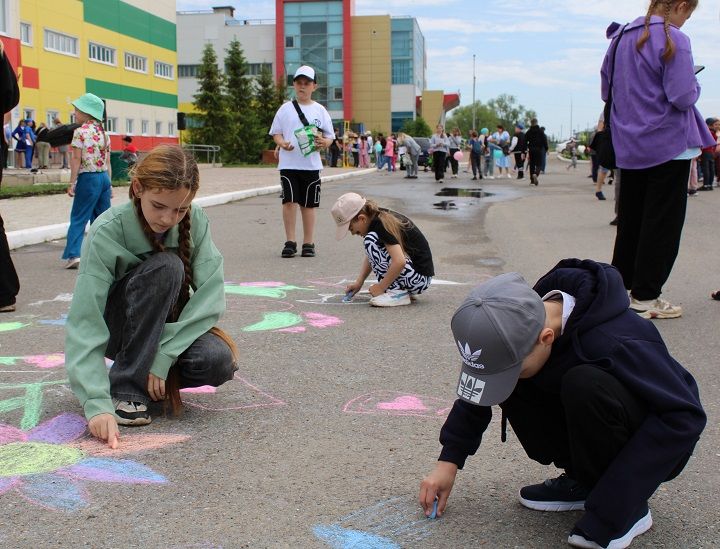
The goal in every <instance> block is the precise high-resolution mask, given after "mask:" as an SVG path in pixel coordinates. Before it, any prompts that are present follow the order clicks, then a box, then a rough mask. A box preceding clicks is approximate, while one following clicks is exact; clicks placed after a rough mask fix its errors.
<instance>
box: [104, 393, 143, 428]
mask: <svg viewBox="0 0 720 549" xmlns="http://www.w3.org/2000/svg"><path fill="white" fill-rule="evenodd" d="M113 406H115V415H116V416H117V422H118V425H148V424H149V423H150V422H151V421H152V418H151V417H150V412H148V408H147V406H145V405H144V404H143V403H142V402H131V401H129V400H118V399H117V398H114V399H113Z"/></svg>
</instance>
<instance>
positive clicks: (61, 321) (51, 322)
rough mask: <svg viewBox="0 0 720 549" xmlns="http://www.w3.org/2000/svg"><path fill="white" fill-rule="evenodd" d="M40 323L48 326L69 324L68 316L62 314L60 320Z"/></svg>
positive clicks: (41, 321)
mask: <svg viewBox="0 0 720 549" xmlns="http://www.w3.org/2000/svg"><path fill="white" fill-rule="evenodd" d="M38 323H39V324H44V325H46V326H65V324H66V323H67V315H66V314H61V315H60V318H58V319H56V320H40V321H39V322H38Z"/></svg>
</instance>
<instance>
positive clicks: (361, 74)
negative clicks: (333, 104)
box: [351, 15, 392, 135]
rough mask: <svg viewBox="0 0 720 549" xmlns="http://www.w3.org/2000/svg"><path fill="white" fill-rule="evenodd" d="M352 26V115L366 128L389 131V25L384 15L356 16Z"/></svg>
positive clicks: (390, 76) (390, 82)
mask: <svg viewBox="0 0 720 549" xmlns="http://www.w3.org/2000/svg"><path fill="white" fill-rule="evenodd" d="M351 24H352V49H353V60H352V72H353V114H354V118H355V121H356V122H362V123H364V124H365V127H366V128H367V129H370V130H373V131H380V132H383V133H385V134H386V135H387V134H388V133H390V128H391V104H390V89H391V85H392V75H391V68H392V63H391V55H390V54H391V40H390V38H391V35H392V30H391V24H390V17H389V16H387V15H378V16H374V15H373V16H356V17H353V18H352V20H351Z"/></svg>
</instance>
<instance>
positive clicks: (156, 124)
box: [155, 122, 162, 135]
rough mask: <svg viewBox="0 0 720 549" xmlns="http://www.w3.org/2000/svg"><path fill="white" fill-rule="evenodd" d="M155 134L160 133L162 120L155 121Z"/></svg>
mask: <svg viewBox="0 0 720 549" xmlns="http://www.w3.org/2000/svg"><path fill="white" fill-rule="evenodd" d="M155 135H162V122H155Z"/></svg>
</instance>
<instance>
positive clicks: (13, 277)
mask: <svg viewBox="0 0 720 549" xmlns="http://www.w3.org/2000/svg"><path fill="white" fill-rule="evenodd" d="M0 174H2V167H0ZM0 177H1V175H0ZM19 291H20V281H19V280H18V275H17V272H16V271H15V265H13V261H12V258H11V257H10V246H9V245H8V241H7V237H6V236H5V223H4V221H3V218H2V216H1V215H0V307H5V306H6V305H13V304H14V303H15V296H17V294H18V292H19Z"/></svg>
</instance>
